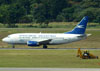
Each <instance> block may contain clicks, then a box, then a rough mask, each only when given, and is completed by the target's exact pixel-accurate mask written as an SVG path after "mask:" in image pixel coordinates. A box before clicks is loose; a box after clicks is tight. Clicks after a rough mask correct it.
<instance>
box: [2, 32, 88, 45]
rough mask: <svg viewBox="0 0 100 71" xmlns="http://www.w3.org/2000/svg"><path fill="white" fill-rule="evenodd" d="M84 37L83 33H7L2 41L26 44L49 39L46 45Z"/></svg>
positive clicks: (69, 41)
mask: <svg viewBox="0 0 100 71" xmlns="http://www.w3.org/2000/svg"><path fill="white" fill-rule="evenodd" d="M78 36H83V37H78ZM85 38H86V36H85V35H83V34H82V35H81V34H54V33H18V34H11V35H8V37H6V38H4V39H3V41H4V42H7V43H9V44H27V42H28V41H42V40H46V39H51V41H50V42H49V43H48V45H57V44H65V43H71V42H74V41H79V40H82V39H85Z"/></svg>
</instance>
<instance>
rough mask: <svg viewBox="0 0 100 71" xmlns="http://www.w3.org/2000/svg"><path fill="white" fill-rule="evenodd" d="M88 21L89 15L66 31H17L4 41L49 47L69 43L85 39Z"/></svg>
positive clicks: (13, 43)
mask: <svg viewBox="0 0 100 71" xmlns="http://www.w3.org/2000/svg"><path fill="white" fill-rule="evenodd" d="M87 23H88V16H85V17H84V18H83V19H82V20H81V21H80V23H79V24H78V25H77V26H76V27H75V28H74V29H73V30H71V31H69V32H65V33H16V34H11V35H8V36H7V37H5V38H3V39H2V41H3V42H6V43H8V44H12V45H13V47H14V45H16V44H26V45H28V46H33V47H34V46H41V45H43V48H47V45H58V44H67V43H71V42H75V41H79V40H83V39H85V38H86V37H87V36H88V34H85V30H86V26H87Z"/></svg>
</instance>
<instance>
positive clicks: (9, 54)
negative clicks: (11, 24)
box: [0, 28, 100, 68]
mask: <svg viewBox="0 0 100 71" xmlns="http://www.w3.org/2000/svg"><path fill="white" fill-rule="evenodd" d="M71 29H72V28H69V29H66V28H52V29H51V28H42V29H41V28H1V29H0V39H2V38H4V37H6V36H7V35H9V34H14V33H39V32H42V33H63V32H66V31H69V30H71ZM86 33H91V34H92V35H91V36H90V37H88V38H87V39H86V40H82V41H79V42H74V43H71V44H64V45H55V46H48V47H49V48H100V29H87V31H86ZM0 48H11V45H8V44H7V43H4V42H2V41H1V40H0ZM16 48H35V47H28V46H27V45H25V46H24V45H17V46H16ZM36 48H42V46H40V47H36ZM90 52H91V53H93V54H95V55H98V56H99V57H100V50H90ZM76 54H77V51H76V50H10V49H9V50H6V49H5V50H0V67H35V68H37V67H43V68H44V67H47V68H73V67H74V68H100V59H90V60H89V59H87V60H85V59H80V58H77V57H76Z"/></svg>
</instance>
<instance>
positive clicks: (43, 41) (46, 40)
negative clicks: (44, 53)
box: [31, 39, 52, 45]
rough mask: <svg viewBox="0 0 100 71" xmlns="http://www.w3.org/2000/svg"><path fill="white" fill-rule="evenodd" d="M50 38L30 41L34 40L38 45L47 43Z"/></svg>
mask: <svg viewBox="0 0 100 71" xmlns="http://www.w3.org/2000/svg"><path fill="white" fill-rule="evenodd" d="M51 40H52V39H37V40H31V41H36V42H38V43H39V44H40V45H42V44H49V42H50V41H51Z"/></svg>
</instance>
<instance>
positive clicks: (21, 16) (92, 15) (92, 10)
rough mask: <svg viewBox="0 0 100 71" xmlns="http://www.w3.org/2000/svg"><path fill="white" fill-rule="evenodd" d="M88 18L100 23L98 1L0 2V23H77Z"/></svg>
mask: <svg viewBox="0 0 100 71" xmlns="http://www.w3.org/2000/svg"><path fill="white" fill-rule="evenodd" d="M84 16H89V22H96V23H100V0H0V23H2V24H4V25H5V24H8V25H9V26H11V25H15V24H16V23H31V22H34V23H39V24H40V25H41V24H46V25H48V24H49V22H54V21H55V22H72V21H79V20H80V19H81V18H82V17H84Z"/></svg>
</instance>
